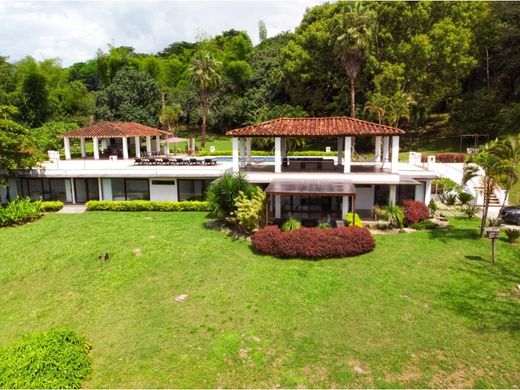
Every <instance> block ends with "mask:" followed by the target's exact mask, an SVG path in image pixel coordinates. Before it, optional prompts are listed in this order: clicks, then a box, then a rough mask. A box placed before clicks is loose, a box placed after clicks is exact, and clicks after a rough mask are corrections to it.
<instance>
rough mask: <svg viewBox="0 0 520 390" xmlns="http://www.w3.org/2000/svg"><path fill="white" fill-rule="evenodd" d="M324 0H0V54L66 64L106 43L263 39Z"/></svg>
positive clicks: (147, 46) (158, 46) (154, 46)
mask: <svg viewBox="0 0 520 390" xmlns="http://www.w3.org/2000/svg"><path fill="white" fill-rule="evenodd" d="M320 2H322V1H320V0H309V1H304V0H290V1H289V0H285V1H284V0H281V1H261V0H251V1H245V0H244V1H217V0H213V1H180V0H179V1H146V0H142V1H79V0H68V1H9V0H0V56H7V57H9V61H10V62H13V61H17V60H19V59H21V58H23V57H25V56H27V55H31V56H33V57H34V58H35V59H36V60H38V61H41V60H44V59H48V58H56V57H58V58H60V59H61V61H62V64H63V65H64V66H69V65H71V64H73V63H75V62H81V61H85V60H88V59H91V58H94V57H95V55H96V52H97V50H98V49H102V50H105V51H106V50H107V48H108V45H113V46H132V47H134V48H135V49H136V51H137V52H140V53H155V52H158V51H160V50H162V49H164V48H165V47H167V46H168V45H169V44H170V43H172V42H175V41H191V42H193V41H196V40H197V38H199V37H201V36H204V35H210V36H212V35H216V34H219V33H221V32H222V31H225V30H228V29H231V28H234V29H237V30H242V31H247V32H248V33H249V36H250V37H251V39H252V40H253V42H254V43H258V21H259V20H263V21H264V22H265V24H266V27H267V34H268V36H274V35H276V34H278V33H280V32H282V31H292V30H294V28H295V27H296V26H297V25H298V24H299V23H300V21H301V19H302V17H303V14H304V13H305V10H306V8H307V7H312V6H313V5H316V4H318V3H320Z"/></svg>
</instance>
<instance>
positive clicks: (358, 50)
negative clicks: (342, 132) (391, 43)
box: [333, 1, 376, 117]
mask: <svg viewBox="0 0 520 390" xmlns="http://www.w3.org/2000/svg"><path fill="white" fill-rule="evenodd" d="M344 7H345V8H344V11H343V12H342V13H341V15H339V18H338V20H337V21H336V23H335V26H334V29H333V31H334V32H335V33H336V34H337V35H336V40H335V42H334V51H335V53H336V55H337V56H338V58H339V60H340V62H341V64H342V65H343V67H344V68H345V72H346V73H347V76H348V77H349V79H350V116H352V117H355V116H356V78H357V76H358V75H359V72H360V71H361V66H362V65H363V61H364V60H365V59H366V57H367V56H368V53H369V49H370V47H371V43H372V39H373V37H374V32H375V26H376V17H375V16H376V15H375V12H374V11H373V10H371V9H369V8H366V7H365V6H363V5H362V2H361V1H356V2H354V3H349V4H346V5H344Z"/></svg>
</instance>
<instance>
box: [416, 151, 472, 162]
mask: <svg viewBox="0 0 520 390" xmlns="http://www.w3.org/2000/svg"><path fill="white" fill-rule="evenodd" d="M434 156H435V161H436V162H442V163H463V162H464V161H466V155H465V154H464V153H438V154H434ZM422 161H423V162H426V161H427V156H422Z"/></svg>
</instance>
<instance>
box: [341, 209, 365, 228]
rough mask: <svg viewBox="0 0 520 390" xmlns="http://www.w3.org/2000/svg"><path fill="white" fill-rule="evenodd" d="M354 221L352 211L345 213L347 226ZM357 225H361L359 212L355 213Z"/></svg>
mask: <svg viewBox="0 0 520 390" xmlns="http://www.w3.org/2000/svg"><path fill="white" fill-rule="evenodd" d="M353 221H354V215H353V214H352V212H351V211H350V212H348V213H347V215H345V222H346V223H347V225H348V226H352V223H353ZM355 225H356V226H357V227H363V222H361V218H359V214H358V213H356V224H355Z"/></svg>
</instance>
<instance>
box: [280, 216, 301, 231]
mask: <svg viewBox="0 0 520 390" xmlns="http://www.w3.org/2000/svg"><path fill="white" fill-rule="evenodd" d="M301 227H302V224H301V223H300V221H298V220H297V219H296V218H293V217H291V218H289V219H288V220H287V221H285V222H284V223H283V225H282V231H284V232H290V231H291V230H298V229H299V228H301Z"/></svg>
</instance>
